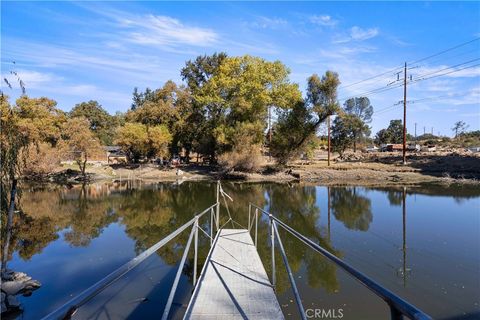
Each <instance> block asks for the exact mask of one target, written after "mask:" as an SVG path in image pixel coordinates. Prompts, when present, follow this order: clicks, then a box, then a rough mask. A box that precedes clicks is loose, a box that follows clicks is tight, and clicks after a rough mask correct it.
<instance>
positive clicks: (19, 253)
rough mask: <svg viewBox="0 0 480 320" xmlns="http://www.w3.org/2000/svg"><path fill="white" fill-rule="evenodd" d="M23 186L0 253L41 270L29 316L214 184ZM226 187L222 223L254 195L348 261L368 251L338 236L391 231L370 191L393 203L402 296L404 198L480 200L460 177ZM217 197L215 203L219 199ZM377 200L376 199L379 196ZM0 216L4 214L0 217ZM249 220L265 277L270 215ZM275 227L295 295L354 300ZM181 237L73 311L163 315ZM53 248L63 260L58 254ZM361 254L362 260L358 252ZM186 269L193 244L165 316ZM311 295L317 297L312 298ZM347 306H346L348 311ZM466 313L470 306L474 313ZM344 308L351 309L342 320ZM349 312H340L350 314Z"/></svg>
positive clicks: (280, 287) (150, 234)
mask: <svg viewBox="0 0 480 320" xmlns="http://www.w3.org/2000/svg"><path fill="white" fill-rule="evenodd" d="M23 187H24V192H23V195H22V198H21V202H20V204H21V205H20V209H21V210H20V211H19V212H18V213H16V214H15V216H14V219H13V223H12V226H11V228H10V230H8V232H9V233H10V241H9V246H8V250H7V252H6V256H5V257H6V260H7V261H9V263H11V264H12V265H13V266H15V267H18V268H24V269H22V270H21V271H23V270H25V271H28V273H29V274H30V273H31V275H32V276H33V277H34V278H35V279H37V278H38V279H39V280H40V281H41V282H42V283H44V284H45V285H44V287H42V288H40V289H39V290H38V292H35V294H34V295H33V296H32V297H28V298H23V299H22V303H23V305H24V309H25V312H24V314H23V316H22V317H23V318H24V319H36V318H38V317H39V316H42V315H45V314H47V313H48V312H50V311H52V310H53V309H55V308H56V307H58V306H59V305H61V304H62V303H64V302H66V301H68V300H69V299H70V297H71V296H74V295H76V294H78V293H79V292H81V291H82V290H84V289H85V288H87V287H88V286H89V285H91V284H93V283H95V282H96V281H98V280H100V279H101V278H103V277H104V276H105V275H106V274H108V273H109V272H111V271H113V270H114V269H115V268H116V267H118V266H120V265H121V264H123V263H125V262H127V261H128V260H130V259H131V258H133V257H134V256H136V255H138V254H139V253H141V252H142V251H143V250H145V249H147V248H148V247H150V246H152V245H153V244H155V243H156V242H158V241H159V240H160V239H161V238H163V237H165V236H166V235H168V234H169V233H171V232H173V231H174V230H176V229H177V228H178V227H179V226H181V225H182V224H184V223H186V222H187V221H189V220H190V219H191V218H192V217H193V215H194V213H198V212H201V211H202V210H203V209H205V208H207V207H209V206H210V205H211V204H212V203H214V202H215V193H214V190H215V183H212V182H185V183H181V184H178V183H159V184H150V185H142V184H136V183H131V182H123V183H109V184H93V185H83V186H81V185H79V186H73V187H65V186H52V185H44V186H39V185H31V186H23ZM223 187H224V189H225V191H226V192H227V193H229V194H231V195H232V196H233V198H234V201H233V202H230V201H229V200H227V204H228V209H227V207H225V205H223V207H222V222H226V221H227V217H228V215H227V212H228V213H229V214H231V215H232V218H233V219H234V220H235V221H237V222H238V223H240V224H241V225H243V226H246V225H247V224H248V203H249V202H252V203H254V204H256V205H258V206H260V207H263V208H265V209H266V210H268V211H270V212H272V213H274V214H275V215H276V216H277V217H278V218H279V219H280V220H282V221H283V222H285V223H286V224H288V225H290V226H291V227H293V228H294V229H296V230H299V231H301V232H302V233H303V234H304V235H305V236H307V237H308V238H310V239H312V240H313V241H315V242H317V243H319V244H320V245H321V246H323V247H324V248H326V249H327V250H328V251H330V252H332V253H333V254H335V255H337V256H339V257H342V258H345V259H347V260H348V259H350V261H353V262H355V261H356V260H355V257H358V258H359V259H360V258H362V259H363V260H368V259H369V258H368V257H367V255H365V256H364V254H363V253H362V252H360V251H359V250H363V249H365V248H363V247H360V244H361V242H359V241H356V242H353V243H349V242H347V241H341V239H342V237H350V238H349V239H356V238H354V237H359V239H363V238H362V237H364V236H363V235H365V236H366V235H369V236H371V235H375V236H377V238H378V239H380V238H379V237H380V236H382V237H384V238H385V239H386V238H388V237H385V236H384V235H380V234H379V233H378V228H375V222H376V219H380V222H381V221H383V220H382V219H383V214H384V213H381V212H379V211H378V209H375V208H376V203H378V202H379V201H380V200H379V199H386V201H387V203H388V204H387V205H386V207H385V208H388V209H389V210H391V211H395V212H397V211H398V212H399V214H400V215H399V219H398V220H396V222H395V223H389V222H388V221H387V222H382V223H384V228H387V227H392V228H393V229H392V230H400V238H399V243H398V245H397V248H398V250H400V257H397V256H394V255H393V254H394V253H395V251H391V250H390V251H388V252H387V251H385V252H387V253H386V256H388V255H390V254H391V255H392V259H396V260H395V261H397V260H400V267H399V268H398V266H395V273H396V277H397V278H399V279H400V280H401V281H400V283H398V284H397V283H395V282H391V283H389V282H388V281H390V280H389V279H390V278H386V279H387V280H388V281H387V280H385V279H384V280H385V281H387V283H389V285H391V286H392V285H393V286H398V288H399V289H398V290H399V292H401V293H404V292H403V291H402V290H407V289H408V283H407V280H408V281H411V282H415V281H420V280H415V279H410V280H409V277H410V269H409V267H408V264H407V251H408V250H410V245H407V244H408V243H409V242H408V241H409V233H408V232H407V230H408V228H407V226H408V224H407V222H408V215H407V211H408V210H407V209H408V208H407V207H408V202H407V200H406V199H407V198H408V197H409V196H422V195H424V196H428V197H430V196H435V197H444V198H445V199H453V200H454V204H451V205H452V206H453V207H455V206H459V205H461V204H462V203H463V202H464V201H468V200H469V199H478V197H479V195H480V190H479V188H478V187H468V188H464V187H461V186H441V187H437V186H421V187H408V188H404V187H389V188H363V187H318V186H308V185H301V184H300V185H286V184H272V183H229V182H225V183H224V184H223ZM221 200H222V204H223V203H224V202H223V199H221ZM382 201H384V200H381V201H380V202H382ZM395 208H398V209H395ZM323 210H324V211H323ZM399 210H400V211H399ZM413 214H414V215H415V213H413ZM377 215H378V216H377ZM374 216H375V217H376V218H375V219H374ZM4 218H5V217H3V216H2V222H4ZM392 219H393V218H392ZM395 219H396V218H395ZM380 222H378V221H377V223H380ZM432 223H435V222H432ZM200 224H201V227H202V228H203V229H204V230H206V231H207V232H208V231H209V228H210V221H209V219H207V218H203V219H202V220H201V221H200ZM258 226H259V227H258V239H259V245H258V251H259V254H260V257H261V258H262V261H263V263H264V266H265V269H266V272H267V274H268V275H269V276H271V275H272V267H271V266H272V263H271V262H272V261H271V248H270V243H269V227H268V219H266V218H265V217H262V218H261V219H259V224H258ZM228 227H231V226H230V225H228ZM2 228H5V223H2ZM414 229H415V228H414ZM5 231H7V230H3V229H2V238H1V239H2V248H4V247H5V239H6V238H5V237H4V236H3V235H4V234H5ZM279 231H280V236H281V238H282V241H283V245H284V247H285V251H286V252H287V255H288V260H289V264H290V266H291V268H292V270H293V272H294V274H295V275H296V276H297V281H298V282H299V287H300V290H301V291H303V292H305V295H303V298H305V299H306V302H311V304H312V305H313V304H316V303H319V302H320V301H330V300H329V299H340V298H338V297H339V296H340V295H343V297H344V298H345V299H347V300H349V301H350V300H352V299H356V298H355V297H354V295H358V294H362V292H365V291H366V289H358V288H356V287H352V285H351V283H352V281H353V280H351V279H348V277H346V276H345V274H344V272H343V271H340V270H337V267H336V266H335V265H333V264H332V263H330V262H329V261H327V260H326V259H325V258H323V257H322V256H321V255H319V254H315V253H313V252H312V251H311V250H310V249H309V248H307V247H306V246H305V245H303V244H302V243H300V242H299V241H298V240H297V239H295V238H294V237H292V236H291V235H289V234H288V233H286V232H283V231H282V230H279ZM200 234H201V233H200ZM188 235H189V232H186V231H185V232H183V233H181V234H180V235H179V236H177V237H176V238H175V239H174V241H171V242H170V243H168V244H167V245H166V246H165V247H163V248H162V249H160V250H159V251H158V252H157V254H156V255H153V256H151V257H150V258H149V259H148V261H145V263H143V264H142V265H141V266H139V267H138V268H136V269H135V270H133V271H131V272H130V273H128V274H127V276H126V277H124V278H122V279H121V280H120V281H118V282H116V283H115V284H114V285H112V286H111V287H109V288H108V289H107V290H106V291H104V292H103V293H102V294H101V295H100V296H98V297H97V298H96V299H94V300H92V301H91V302H89V304H88V305H87V307H86V308H84V309H83V311H82V313H80V315H82V316H81V318H91V319H118V318H126V317H128V318H129V319H144V318H147V317H151V316H153V315H158V314H160V313H161V311H162V310H161V309H163V307H162V306H164V305H165V302H166V299H167V297H168V294H169V291H170V287H171V284H172V282H173V277H174V275H175V272H176V268H177V267H178V262H179V260H180V258H181V256H182V254H183V251H184V246H185V244H186V242H187V238H188ZM252 236H253V232H252ZM332 238H333V239H332ZM387 240H388V241H390V242H392V241H394V240H395V239H394V238H388V239H386V240H385V241H387ZM354 241H355V240H354ZM362 241H364V240H362ZM385 241H383V240H382V241H380V243H378V244H376V243H374V244H373V246H374V247H375V248H376V249H378V248H380V247H378V248H377V246H380V245H381V244H382V245H383V242H385ZM395 241H396V240H395ZM412 241H413V240H412ZM65 245H66V246H65ZM209 245H210V240H209V239H208V238H207V237H204V236H199V266H198V270H201V268H202V266H203V262H204V259H205V257H206V255H207V253H208V250H209ZM412 247H414V245H412ZM413 249H415V248H413ZM378 250H380V249H378ZM381 250H385V249H381ZM385 252H384V251H382V253H385ZM392 252H393V253H392ZM62 254H63V255H64V258H60V256H62ZM395 254H396V253H395ZM414 255H415V252H414ZM380 258H382V257H380ZM389 258H390V257H389ZM275 260H276V261H277V267H276V279H277V286H276V292H277V295H278V296H279V299H280V303H281V304H282V308H283V309H284V311H285V313H286V314H293V315H294V314H295V311H294V308H295V307H294V303H291V301H290V300H291V297H292V295H291V293H290V284H289V281H288V276H287V274H286V272H284V268H283V265H282V258H281V255H280V252H279V251H278V250H276V251H275ZM367 262H371V263H372V269H371V270H372V271H371V272H372V274H374V273H373V272H375V271H378V272H384V271H382V270H383V269H381V270H380V269H375V268H379V267H376V266H375V262H376V261H367ZM358 263H359V264H361V260H359V262H358ZM396 263H397V262H395V264H396ZM420 267H421V266H420ZM382 268H384V267H382ZM57 271H60V272H57ZM67 271H68V272H67ZM442 271H444V270H443V269H442ZM388 272H390V271H388ZM413 277H414V276H413ZM192 278H193V250H192V249H190V253H189V256H188V259H187V263H186V265H185V267H184V270H183V275H182V278H181V281H180V285H179V289H178V291H177V294H176V297H175V300H174V305H173V309H172V311H173V312H172V313H173V314H174V315H173V318H180V317H181V316H182V315H183V312H184V311H185V308H186V304H187V303H188V300H189V297H190V293H191V290H192ZM53 281H59V282H63V283H64V284H65V285H63V286H58V285H53V283H52V282H53ZM393 281H396V280H395V279H394V280H393ZM426 283H427V282H426ZM428 283H429V282H428ZM67 284H68V285H67ZM401 288H404V289H401ZM362 290H364V291H362ZM427 291H428V290H427ZM405 294H409V295H410V296H409V297H411V298H412V297H413V298H415V295H414V294H413V293H412V292H410V291H408V292H407V291H405ZM310 295H312V296H310ZM313 296H315V297H318V298H312V297H313ZM335 297H337V298H335ZM342 299H343V298H342ZM432 299H433V295H432ZM337 302H338V301H336V302H335V303H337ZM414 302H416V301H414ZM332 303H333V302H332ZM366 304H367V305H369V306H370V307H372V308H373V307H376V306H377V305H381V302H378V304H375V303H374V304H368V303H366ZM362 307H363V306H358V304H357V305H355V304H354V303H352V306H351V307H350V308H353V309H352V311H351V312H356V313H355V314H366V315H368V316H372V317H373V318H381V316H378V317H376V316H375V314H373V315H372V313H371V312H367V311H365V313H362V312H364V310H362ZM427 307H428V304H427ZM348 308H349V307H346V309H347V310H348ZM355 308H356V309H355ZM452 308H453V306H452ZM354 309H355V310H354ZM33 310H35V311H34V312H33ZM426 311H427V312H428V311H429V310H426ZM464 311H465V312H467V313H468V312H471V314H472V315H478V313H477V311H476V310H475V311H473V312H472V310H464ZM447 314H450V313H445V314H444V315H443V316H442V313H439V314H438V317H439V318H442V317H445V316H446V315H447ZM458 314H460V313H458ZM382 315H383V314H382ZM435 315H437V314H435ZM351 316H352V314H350V318H352V317H351ZM293 317H294V318H295V316H293ZM346 318H349V316H348V314H347V315H346ZM353 318H355V317H353ZM452 319H454V318H452ZM455 319H456V318H455ZM458 319H469V318H468V317H466V318H458Z"/></svg>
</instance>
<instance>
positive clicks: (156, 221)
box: [2, 183, 338, 291]
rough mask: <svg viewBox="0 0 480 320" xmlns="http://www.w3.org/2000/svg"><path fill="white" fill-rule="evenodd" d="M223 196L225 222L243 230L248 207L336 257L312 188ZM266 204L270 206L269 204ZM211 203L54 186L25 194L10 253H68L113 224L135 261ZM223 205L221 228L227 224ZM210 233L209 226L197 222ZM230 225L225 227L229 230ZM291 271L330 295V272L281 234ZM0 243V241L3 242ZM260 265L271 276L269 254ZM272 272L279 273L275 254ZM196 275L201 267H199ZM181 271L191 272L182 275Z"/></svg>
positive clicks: (252, 188) (264, 224)
mask: <svg viewBox="0 0 480 320" xmlns="http://www.w3.org/2000/svg"><path fill="white" fill-rule="evenodd" d="M223 188H224V190H225V191H226V192H227V193H230V194H232V195H233V197H234V201H233V202H230V201H228V207H229V211H230V213H231V215H232V218H233V219H235V221H238V222H239V223H241V224H242V225H243V226H246V225H247V220H248V214H247V212H248V211H247V208H248V207H247V204H248V203H249V202H252V203H255V204H258V205H259V206H266V205H267V203H268V205H269V207H270V210H271V211H272V212H274V213H275V214H276V215H277V216H278V217H279V218H280V219H282V221H285V222H286V223H287V224H289V225H291V226H292V227H293V228H295V229H297V230H301V231H302V232H303V233H304V234H305V235H306V236H307V237H309V238H311V239H313V240H314V241H316V242H318V243H320V244H321V245H322V246H323V247H325V248H327V249H328V250H330V251H331V252H334V253H337V252H335V250H334V249H333V248H332V247H331V245H330V243H329V242H328V241H327V240H326V237H325V236H324V234H325V233H326V231H325V230H322V229H321V228H320V227H319V224H318V219H319V217H320V210H319V208H318V206H317V205H316V193H315V188H314V187H295V188H292V189H290V190H288V196H285V186H284V185H271V184H233V183H224V184H223ZM268 199H269V200H270V201H268ZM214 201H215V183H183V184H181V185H175V184H157V185H151V186H147V187H143V188H136V187H135V186H131V185H128V186H127V185H126V184H102V185H86V186H74V187H72V188H67V187H63V186H53V187H45V188H39V189H35V190H33V189H32V190H30V191H27V192H25V193H24V194H23V197H22V200H21V213H20V214H19V215H16V218H15V222H14V228H13V237H12V243H13V245H11V247H10V248H11V249H10V253H11V252H13V251H18V252H19V254H20V256H21V257H22V258H23V259H29V258H30V257H32V256H33V255H34V254H35V253H39V252H41V251H42V250H43V248H44V247H45V246H47V245H48V244H49V243H50V242H51V241H54V240H56V239H58V234H59V232H60V231H63V235H64V240H65V241H66V242H68V243H70V245H72V246H87V245H88V244H89V243H90V242H91V240H92V239H94V238H96V237H98V236H99V235H100V234H101V233H102V231H103V230H104V228H106V227H107V226H108V225H110V224H111V223H114V222H116V223H120V224H122V225H123V226H124V227H125V232H126V233H127V234H128V236H129V237H130V238H132V239H133V240H134V242H135V248H136V251H137V253H139V252H141V251H143V250H145V249H146V248H148V247H150V246H151V245H153V244H155V243H156V242H157V241H158V240H159V239H161V238H162V237H163V236H165V235H167V234H169V233H171V232H173V231H174V230H175V229H177V228H178V227H179V226H180V225H182V224H184V223H186V222H187V221H189V220H190V219H191V218H192V217H193V215H194V213H199V212H200V211H202V210H203V209H205V208H207V207H208V206H210V205H211V204H212V203H213V202H214ZM221 202H222V213H223V214H222V221H223V222H225V221H226V219H227V215H226V214H224V213H226V210H225V206H224V204H223V199H221ZM200 224H201V226H202V228H204V229H205V230H207V231H208V230H209V227H210V219H209V218H208V217H205V218H203V219H202V220H201V221H200ZM228 226H229V225H227V227H228ZM268 232H269V230H268V221H266V220H261V221H260V224H259V239H260V240H261V239H263V240H262V241H265V243H268V239H269V238H268ZM187 238H188V232H184V233H182V234H180V235H179V236H177V237H176V238H175V241H172V242H170V243H169V244H167V245H166V246H165V247H164V248H162V249H161V250H160V251H159V254H160V255H161V256H162V258H163V259H164V261H165V262H167V263H169V264H175V263H177V262H178V260H179V258H180V257H181V254H182V253H183V249H184V245H185V243H186V240H187ZM282 240H283V242H284V246H285V249H286V250H287V252H288V256H289V262H290V264H291V267H292V269H293V270H294V271H296V272H297V271H299V270H300V268H301V266H302V265H303V264H304V265H305V268H306V270H307V276H308V282H309V284H310V285H311V286H313V287H324V288H326V289H327V290H328V291H333V290H335V289H337V287H338V284H337V280H336V275H335V268H334V266H333V265H332V264H330V263H329V262H328V261H326V260H325V259H324V258H322V257H321V256H320V255H318V254H315V253H313V252H312V251H311V250H310V249H308V248H307V247H306V246H305V245H303V244H302V243H300V242H299V241H298V240H296V239H294V238H293V237H292V236H290V235H288V234H284V233H282ZM199 241H200V243H199V249H200V253H199V256H200V257H205V256H206V254H207V251H208V249H209V239H208V238H207V237H204V236H202V235H200V236H199ZM2 243H3V238H2ZM259 250H260V251H261V252H260V254H261V256H262V259H266V261H265V266H266V267H267V269H268V272H269V273H270V272H271V270H270V268H271V267H270V266H271V264H270V254H269V253H270V249H269V248H268V247H267V246H260V247H259ZM276 260H277V268H283V266H281V257H280V253H279V252H278V250H277V257H276ZM200 267H201V263H200ZM186 270H187V271H188V270H190V268H187V269H186ZM277 281H278V290H280V291H282V290H284V289H285V288H288V278H287V276H286V274H283V275H282V272H278V276H277Z"/></svg>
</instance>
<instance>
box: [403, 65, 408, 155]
mask: <svg viewBox="0 0 480 320" xmlns="http://www.w3.org/2000/svg"><path fill="white" fill-rule="evenodd" d="M406 163H407V63H406V62H405V67H404V71H403V164H406Z"/></svg>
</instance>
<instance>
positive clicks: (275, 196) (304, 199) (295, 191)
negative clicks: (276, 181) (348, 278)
mask: <svg viewBox="0 0 480 320" xmlns="http://www.w3.org/2000/svg"><path fill="white" fill-rule="evenodd" d="M266 189H267V195H268V198H269V199H270V202H269V210H270V212H272V213H274V214H275V216H276V217H277V218H279V219H280V220H282V221H283V222H285V223H286V224H288V225H289V226H291V227H292V228H294V229H296V230H299V231H300V232H301V233H302V234H303V235H305V236H306V237H308V238H309V239H311V240H313V241H315V242H317V243H319V244H320V245H321V246H322V247H324V248H325V249H327V250H328V251H330V252H332V253H333V254H336V255H339V252H338V251H336V250H335V249H334V248H333V247H332V246H331V244H330V242H329V241H328V239H327V236H326V230H322V229H321V228H320V226H319V219H320V209H319V208H318V206H317V198H316V188H315V187H303V186H302V187H294V188H291V189H289V190H288V191H287V192H288V195H287V192H286V190H285V186H283V185H269V186H267V187H266ZM264 224H265V225H266V224H268V221H264ZM280 229H281V228H280ZM261 230H262V231H263V232H261V233H260V235H259V236H260V237H266V236H267V235H268V234H267V233H268V228H267V226H265V227H264V228H262V229H261ZM280 236H281V238H282V242H283V245H284V247H285V251H286V252H287V255H288V261H289V264H290V266H291V267H292V269H293V271H294V272H298V271H299V270H300V268H301V267H302V265H304V266H305V269H306V275H307V281H308V284H309V286H311V287H314V288H319V287H323V288H324V289H325V290H326V291H327V292H333V291H335V290H337V289H338V286H339V284H338V281H337V277H336V267H335V265H334V264H332V263H331V262H329V261H328V260H327V259H326V258H324V257H323V256H321V255H320V254H318V253H316V252H314V251H313V250H311V249H310V248H309V247H307V246H306V245H305V244H303V243H301V242H300V241H299V240H297V239H296V238H294V237H293V236H292V235H290V234H289V233H286V232H280ZM267 239H268V238H267ZM263 250H266V251H267V252H262V247H259V251H260V254H261V255H262V256H263V257H266V258H267V259H265V260H268V263H266V265H265V266H266V268H267V270H268V272H269V273H271V261H270V259H271V256H270V248H269V247H264V249H263ZM275 260H276V261H277V270H279V269H280V268H281V269H282V270H283V268H284V267H283V265H282V262H281V261H282V260H281V256H280V253H279V252H278V248H277V250H276V256H275ZM288 286H289V284H288V278H287V274H286V273H285V272H278V271H277V291H279V292H282V291H283V290H285V289H286V288H288Z"/></svg>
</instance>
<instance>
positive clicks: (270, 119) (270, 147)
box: [268, 106, 272, 161]
mask: <svg viewBox="0 0 480 320" xmlns="http://www.w3.org/2000/svg"><path fill="white" fill-rule="evenodd" d="M271 109H272V107H271V106H268V140H269V144H268V161H272V113H271Z"/></svg>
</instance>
